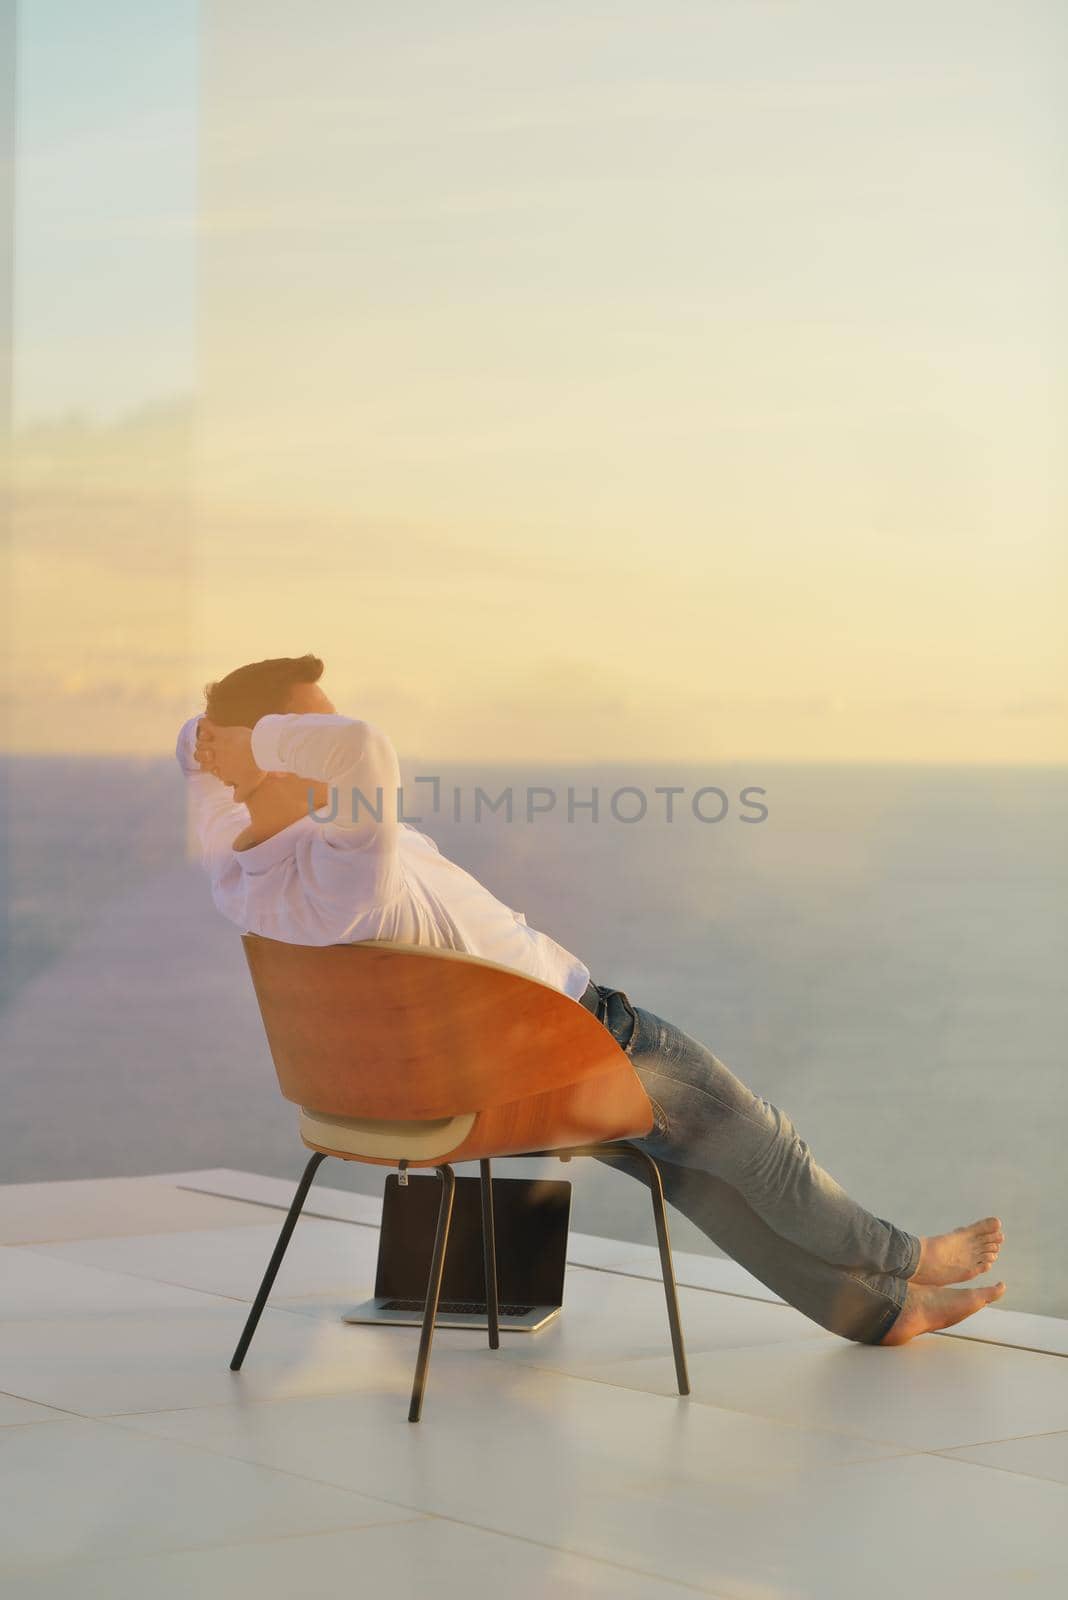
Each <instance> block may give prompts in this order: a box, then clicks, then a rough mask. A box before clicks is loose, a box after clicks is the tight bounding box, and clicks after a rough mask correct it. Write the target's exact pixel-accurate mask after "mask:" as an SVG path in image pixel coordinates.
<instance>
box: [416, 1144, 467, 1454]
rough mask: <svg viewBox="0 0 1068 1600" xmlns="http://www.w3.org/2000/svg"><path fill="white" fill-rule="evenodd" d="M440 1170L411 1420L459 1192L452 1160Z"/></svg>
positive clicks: (418, 1399)
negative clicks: (439, 1186) (438, 1201)
mask: <svg viewBox="0 0 1068 1600" xmlns="http://www.w3.org/2000/svg"><path fill="white" fill-rule="evenodd" d="M437 1172H438V1177H439V1178H440V1179H441V1204H440V1205H439V1206H438V1228H437V1233H436V1234H435V1235H434V1253H433V1256H432V1257H431V1260H430V1278H429V1280H428V1282H427V1290H426V1304H425V1305H424V1307H423V1331H422V1333H421V1334H420V1335H419V1355H418V1357H417V1358H416V1363H415V1382H414V1383H413V1384H412V1403H411V1405H410V1406H409V1407H408V1421H409V1422H418V1421H419V1414H420V1412H421V1411H422V1409H423V1390H424V1389H425V1388H426V1373H427V1367H428V1366H429V1365H430V1345H431V1341H432V1340H433V1338H434V1322H435V1319H436V1317H437V1314H438V1301H439V1299H440V1298H441V1280H442V1277H443V1276H444V1273H445V1251H446V1250H447V1249H448V1245H449V1224H450V1222H451V1221H452V1202H453V1196H454V1195H455V1193H456V1174H455V1173H454V1172H453V1170H452V1168H451V1167H450V1166H449V1164H448V1162H445V1163H444V1165H442V1166H440V1167H438V1169H437Z"/></svg>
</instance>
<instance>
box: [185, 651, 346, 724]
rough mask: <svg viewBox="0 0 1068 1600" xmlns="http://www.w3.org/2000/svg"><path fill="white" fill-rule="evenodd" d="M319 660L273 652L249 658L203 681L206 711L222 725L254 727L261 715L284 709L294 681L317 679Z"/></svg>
mask: <svg viewBox="0 0 1068 1600" xmlns="http://www.w3.org/2000/svg"><path fill="white" fill-rule="evenodd" d="M322 675H323V663H322V662H321V661H320V660H319V657H318V656H275V657H273V658H272V659H271V660H270V661H252V662H250V663H249V665H248V666H247V667H237V668H236V669H235V670H234V671H233V672H229V673H227V675H226V677H225V678H220V679H219V681H218V683H209V684H206V685H205V688H204V694H205V696H206V697H207V706H206V715H207V716H209V717H210V718H211V720H212V722H217V723H218V724H219V726H220V727H223V728H254V727H255V726H256V723H257V722H258V721H259V720H260V718H261V717H266V716H270V715H271V713H272V712H277V711H284V710H285V709H286V704H287V702H288V700H289V696H290V693H291V692H292V690H293V688H294V687H295V686H296V685H297V684H298V683H318V682H319V679H320V678H321V677H322Z"/></svg>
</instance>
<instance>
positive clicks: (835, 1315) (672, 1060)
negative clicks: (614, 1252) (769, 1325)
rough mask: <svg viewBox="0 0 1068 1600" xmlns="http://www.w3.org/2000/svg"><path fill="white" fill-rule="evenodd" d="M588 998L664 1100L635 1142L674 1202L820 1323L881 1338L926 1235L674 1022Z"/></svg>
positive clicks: (596, 993) (616, 994) (861, 1337)
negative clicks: (874, 1204)
mask: <svg viewBox="0 0 1068 1600" xmlns="http://www.w3.org/2000/svg"><path fill="white" fill-rule="evenodd" d="M582 1004H583V1005H585V1006H586V1007H587V1008H588V1009H589V1010H592V1011H594V1012H595V1014H596V1015H597V1016H598V1017H599V1019H600V1021H601V1022H603V1023H604V1025H605V1027H606V1028H607V1029H608V1030H609V1032H610V1033H611V1034H612V1035H613V1037H614V1038H615V1039H616V1040H617V1042H618V1043H619V1044H620V1046H621V1047H622V1049H623V1050H624V1051H625V1053H626V1054H627V1055H628V1056H629V1058H630V1060H631V1062H632V1063H633V1066H634V1069H635V1071H636V1072H637V1074H638V1077H639V1078H640V1079H641V1081H642V1084H643V1085H644V1087H645V1090H646V1093H647V1094H648V1096H649V1098H650V1100H651V1101H652V1103H653V1112H654V1116H655V1119H656V1121H655V1126H654V1128H653V1131H652V1132H651V1133H649V1134H647V1135H646V1136H645V1137H644V1138H642V1139H634V1140H631V1141H628V1142H629V1143H633V1144H636V1145H639V1146H640V1147H641V1148H642V1149H644V1150H647V1151H648V1153H649V1154H650V1155H651V1156H652V1157H653V1159H654V1160H655V1161H656V1163H657V1165H658V1166H659V1168H660V1173H661V1177H662V1179H663V1184H664V1193H665V1195H666V1196H667V1199H668V1200H669V1201H670V1202H671V1204H672V1205H673V1206H675V1207H676V1208H677V1209H678V1210H679V1211H681V1212H682V1214H683V1215H684V1216H686V1217H689V1219H690V1221H691V1222H694V1223H696V1224H697V1226H698V1227H699V1228H700V1229H701V1231H702V1233H704V1234H706V1235H707V1236H708V1238H709V1239H711V1240H712V1241H713V1243H714V1244H717V1245H718V1246H719V1247H720V1248H721V1249H722V1250H724V1251H726V1253H727V1254H728V1255H730V1256H733V1258H734V1259H735V1260H736V1261H739V1262H741V1264H742V1266H743V1267H745V1268H746V1269H747V1270H748V1271H749V1272H751V1273H752V1274H753V1276H754V1277H756V1278H759V1279H760V1281H761V1283H764V1284H766V1285H767V1286H768V1288H769V1289H772V1290H774V1292H775V1293H776V1294H777V1295H779V1296H780V1297H781V1298H782V1299H783V1300H786V1301H788V1302H789V1304H790V1305H792V1306H796V1307H797V1309H798V1310H799V1311H803V1312H804V1314H805V1315H806V1316H807V1317H811V1318H812V1319H813V1321H814V1322H818V1323H819V1324H820V1325H821V1326H822V1327H824V1328H829V1329H830V1331H831V1332H832V1333H837V1334H840V1335H841V1336H842V1337H843V1338H846V1339H854V1340H857V1341H858V1342H860V1343H862V1344H878V1342H879V1340H880V1339H882V1338H883V1336H884V1335H885V1334H886V1332H887V1331H888V1329H889V1328H890V1327H891V1325H892V1323H893V1322H894V1319H895V1318H896V1317H897V1315H898V1312H899V1311H900V1310H901V1307H902V1305H903V1304H904V1300H905V1289H906V1279H908V1278H910V1277H911V1276H912V1274H913V1273H914V1272H915V1270H916V1267H917V1265H918V1263H919V1259H920V1241H919V1239H918V1238H917V1237H916V1236H915V1235H914V1234H911V1233H905V1232H904V1231H903V1230H902V1229H901V1228H897V1227H895V1226H894V1224H893V1223H892V1222H886V1221H884V1220H883V1218H882V1217H875V1216H873V1215H872V1214H871V1212H870V1211H865V1209H864V1207H863V1206H860V1205H858V1204H857V1202H856V1201H855V1200H853V1199H851V1198H850V1196H849V1195H848V1194H846V1192H845V1190H844V1189H843V1188H842V1187H841V1185H840V1184H838V1183H836V1182H835V1180H834V1179H833V1178H832V1177H831V1176H830V1174H829V1173H827V1172H825V1171H824V1170H823V1168H822V1167H821V1166H819V1165H818V1164H817V1162H816V1161H815V1160H814V1159H813V1156H812V1152H811V1150H810V1149H809V1147H808V1145H807V1144H806V1143H805V1142H804V1140H803V1139H802V1138H801V1137H800V1135H799V1134H798V1132H797V1129H796V1128H795V1127H794V1125H793V1123H792V1122H791V1121H790V1118H789V1117H788V1116H787V1115H786V1114H785V1112H783V1111H780V1110H779V1109H778V1108H777V1107H776V1106H773V1105H772V1104H771V1102H770V1101H768V1100H763V1099H761V1098H759V1096H757V1095H755V1094H753V1092H752V1091H751V1090H750V1089H747V1088H746V1086H745V1084H744V1083H741V1082H740V1081H739V1080H738V1079H737V1078H736V1077H735V1076H734V1074H733V1073H732V1072H731V1071H730V1070H729V1068H727V1067H725V1066H724V1065H723V1063H722V1061H718V1060H717V1059H716V1057H715V1056H714V1055H713V1054H712V1052H711V1050H709V1049H707V1048H706V1047H705V1046H704V1045H703V1044H698V1042H697V1041H696V1040H695V1039H691V1038H689V1036H688V1035H687V1034H685V1033H683V1032H682V1030H681V1028H677V1027H676V1026H675V1025H674V1023H671V1022H665V1021H664V1020H663V1018H662V1017H657V1016H654V1015H653V1013H652V1012H651V1011H644V1010H642V1008H641V1007H640V1006H634V1005H632V1004H631V1002H630V1000H629V999H628V998H627V996H626V995H625V994H624V993H623V992H622V990H620V989H611V988H608V987H606V986H604V985H600V984H598V985H594V984H591V985H590V987H589V988H588V989H587V991H586V994H585V995H584V996H583V997H582ZM609 1164H610V1165H612V1166H614V1167H616V1168H617V1169H618V1167H619V1166H620V1165H621V1163H618V1162H610V1163H609ZM626 1170H627V1171H628V1172H630V1174H631V1175H632V1176H634V1177H641V1176H642V1174H640V1173H639V1172H638V1171H637V1169H636V1168H635V1169H633V1170H632V1169H629V1168H628V1169H626ZM645 1181H646V1182H647V1181H648V1180H645Z"/></svg>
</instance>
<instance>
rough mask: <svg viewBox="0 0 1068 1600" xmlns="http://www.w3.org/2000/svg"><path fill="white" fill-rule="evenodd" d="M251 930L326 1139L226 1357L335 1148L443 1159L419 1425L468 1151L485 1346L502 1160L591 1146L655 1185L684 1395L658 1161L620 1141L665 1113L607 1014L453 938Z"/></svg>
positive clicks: (312, 1124) (305, 1104)
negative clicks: (457, 1170)
mask: <svg viewBox="0 0 1068 1600" xmlns="http://www.w3.org/2000/svg"><path fill="white" fill-rule="evenodd" d="M242 942H243V944H244V947H245V955H246V958H247V960H248V965H249V971H250V972H251V974H252V982H253V985H254V987H255V990H256V998H257V1000H258V1001H259V1006H260V1012H261V1015H262V1017H263V1025H264V1028H265V1030H266V1034H267V1042H268V1044H269V1046H270V1050H271V1055H272V1057H273V1059H274V1065H275V1070H276V1071H277V1073H278V1082H279V1085H280V1087H281V1090H282V1093H283V1095H284V1096H285V1097H286V1099H287V1100H292V1101H295V1102H296V1104H297V1105H299V1106H300V1108H301V1111H300V1136H301V1139H302V1140H303V1142H304V1144H305V1145H306V1146H307V1147H308V1148H309V1149H310V1150H313V1151H314V1152H315V1154H314V1155H313V1156H312V1158H311V1160H310V1161H309V1162H308V1164H307V1166H306V1168H305V1170H304V1174H303V1176H302V1178H301V1180H300V1183H299V1185H298V1187H297V1192H296V1195H295V1196H294V1199H293V1204H292V1206H291V1207H290V1210H289V1215H288V1216H287V1217H286V1220H285V1222H284V1224H283V1226H282V1231H281V1233H280V1234H279V1237H278V1243H277V1244H276V1246H275V1249H274V1254H273V1255H272V1257H271V1259H270V1262H269V1263H268V1266H267V1271H266V1272H265V1274H264V1277H263V1282H262V1283H261V1285H260V1288H259V1293H258V1294H257V1296H256V1299H255V1301H254V1303H253V1306H252V1310H251V1311H250V1313H249V1317H248V1321H247V1322H246V1324H245V1328H244V1332H243V1333H242V1335H241V1338H240V1340H239V1342H238V1345H237V1349H236V1350H235V1351H234V1356H233V1360H232V1361H231V1362H230V1366H231V1369H232V1370H233V1371H235V1372H236V1371H237V1370H238V1369H239V1368H240V1366H241V1363H242V1362H243V1361H244V1359H245V1353H246V1351H247V1350H248V1347H249V1344H250V1342H251V1339H252V1335H253V1334H254V1332H255V1331H256V1325H257V1323H258V1322H259V1319H260V1316H261V1314H262V1311H263V1308H264V1306H265V1304H266V1302H267V1297H268V1295H269V1294H270V1292H271V1286H272V1284H273V1283H274V1280H275V1276H276V1275H277V1272H278V1269H279V1267H280V1266H281V1263H282V1258H283V1256H284V1255H285V1252H286V1248H287V1246H288V1244H289V1240H290V1237H291V1235H292V1233H293V1229H294V1227H295V1226H296V1222H297V1218H298V1217H299V1216H300V1213H301V1210H302V1208H303V1205H304V1201H305V1199H306V1197H307V1194H308V1190H309V1189H310V1187H311V1184H312V1180H313V1178H314V1177H315V1174H316V1171H317V1170H318V1168H319V1166H320V1165H321V1163H322V1162H323V1161H324V1160H325V1159H326V1157H327V1156H336V1157H338V1158H339V1159H340V1160H342V1161H364V1162H370V1163H371V1164H372V1165H377V1166H399V1167H401V1168H402V1170H404V1169H407V1168H409V1167H433V1168H434V1169H435V1170H436V1171H437V1173H438V1175H439V1176H440V1178H441V1201H440V1206H439V1211H438V1224H437V1232H436V1236H435V1240H434V1249H433V1254H432V1257H431V1263H430V1273H429V1279H428V1284H427V1294H426V1302H425V1305H424V1309H423V1323H422V1333H421V1336H420V1341H419V1355H418V1359H417V1362H416V1368H415V1380H414V1384H413V1387H412V1398H411V1406H410V1409H409V1412H408V1420H409V1421H410V1422H417V1421H418V1420H419V1415H420V1412H421V1409H422V1402H423V1390H424V1387H425V1384H426V1374H427V1367H428V1364H429V1360H430V1345H431V1340H432V1338H433V1333H434V1321H435V1318H436V1316H437V1309H438V1300H439V1297H440V1293H441V1280H442V1274H443V1272H444V1267H445V1252H446V1249H447V1247H448V1239H449V1223H450V1220H451V1217H452V1204H453V1194H454V1189H455V1176H454V1173H453V1167H452V1164H453V1163H454V1162H456V1161H476V1160H477V1161H478V1163H479V1171H480V1173H481V1182H482V1223H483V1228H482V1233H483V1249H484V1259H485V1274H486V1302H487V1311H488V1320H489V1343H490V1347H491V1349H497V1348H498V1347H499V1343H500V1335H499V1326H498V1305H497V1268H496V1255H495V1246H494V1237H493V1180H492V1173H491V1167H490V1162H491V1160H492V1158H493V1157H496V1156H518V1155H527V1156H533V1155H549V1154H551V1155H556V1156H559V1157H560V1158H561V1159H562V1160H569V1159H570V1158H571V1157H572V1156H575V1155H597V1156H600V1157H608V1158H610V1159H621V1160H627V1159H631V1160H636V1161H637V1162H639V1163H640V1165H641V1167H642V1169H643V1172H644V1176H645V1177H646V1179H647V1181H648V1184H649V1187H650V1190H651V1192H652V1198H653V1212H654V1216H655V1219H656V1232H657V1239H658V1242H659V1245H660V1262H661V1267H662V1271H663V1279H664V1291H665V1294H666V1297H667V1311H668V1321H669V1325H670V1329H671V1341H672V1347H673V1350H674V1353H675V1370H676V1374H677V1377H678V1385H679V1393H680V1394H688V1393H689V1381H688V1378H687V1373H686V1357H685V1353H684V1350H683V1341H682V1329H681V1326H680V1322H679V1307H678V1296H677V1294H676V1290H675V1274H674V1269H673V1266H672V1260H671V1246H670V1242H669V1239H668V1225H667V1212H666V1209H665V1206H664V1190H663V1185H662V1183H661V1181H660V1172H659V1168H658V1167H657V1165H656V1162H655V1161H654V1160H653V1159H652V1157H651V1156H649V1155H648V1154H647V1153H646V1152H645V1151H644V1150H640V1149H638V1148H636V1147H635V1146H633V1145H629V1144H627V1143H625V1142H624V1143H612V1142H610V1141H626V1140H627V1139H633V1138H638V1137H640V1136H641V1135H643V1134H646V1133H648V1132H649V1131H650V1129H651V1128H652V1125H653V1111H652V1106H651V1103H650V1101H649V1097H648V1095H647V1094H646V1093H645V1090H644V1088H643V1087H642V1083H641V1080H640V1079H639V1077H638V1075H637V1073H636V1072H635V1070H634V1068H633V1066H632V1065H631V1063H630V1061H629V1060H628V1059H627V1057H626V1055H625V1054H624V1053H623V1051H622V1050H621V1049H620V1047H619V1045H618V1044H617V1043H616V1041H615V1039H614V1038H613V1037H612V1035H611V1034H610V1033H609V1032H608V1030H607V1028H605V1027H603V1026H602V1024H601V1023H600V1022H598V1020H597V1018H596V1017H595V1016H594V1015H593V1014H592V1012H589V1011H587V1010H586V1009H585V1007H584V1006H581V1005H579V1004H578V1003H577V1002H576V1001H574V1000H571V999H569V998H568V996H567V995H565V994H562V993H561V992H560V991H559V990H558V989H553V988H550V987H549V986H548V985H546V984H543V983H539V982H537V981H535V980H534V979H532V978H527V977H524V976H523V975H522V974H521V973H518V972H514V971H513V970H512V969H511V968H508V967H501V966H497V965H496V964H495V963H493V962H490V961H483V960H480V959H479V958H477V957H474V956H468V955H462V954H459V953H457V952H455V951H451V950H432V949H426V948H421V947H415V946H409V945H398V944H390V943H386V942H376V943H368V944H349V945H340V944H339V945H325V946H320V947H318V948H316V947H311V946H307V945H293V944H282V943H279V942H278V941H277V940H274V939H264V938H261V937H259V936H258V935H256V934H245V935H244V936H243V939H242Z"/></svg>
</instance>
